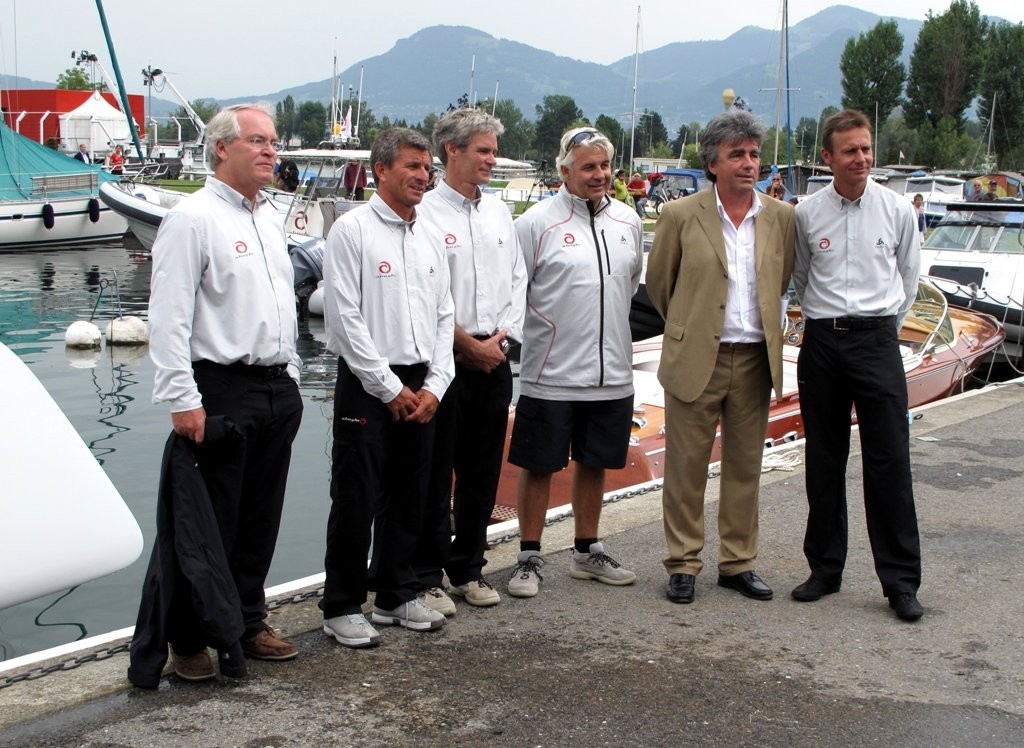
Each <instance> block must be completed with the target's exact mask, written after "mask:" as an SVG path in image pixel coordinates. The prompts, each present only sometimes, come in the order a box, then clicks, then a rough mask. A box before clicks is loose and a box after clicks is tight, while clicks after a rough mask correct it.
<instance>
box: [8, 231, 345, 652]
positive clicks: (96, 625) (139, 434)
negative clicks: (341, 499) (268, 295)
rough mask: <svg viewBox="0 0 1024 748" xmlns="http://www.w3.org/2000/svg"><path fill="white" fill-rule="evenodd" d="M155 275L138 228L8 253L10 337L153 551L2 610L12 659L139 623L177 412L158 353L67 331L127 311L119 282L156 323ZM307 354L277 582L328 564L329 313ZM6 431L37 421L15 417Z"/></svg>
mask: <svg viewBox="0 0 1024 748" xmlns="http://www.w3.org/2000/svg"><path fill="white" fill-rule="evenodd" d="M149 276H150V261H149V255H148V254H147V253H145V252H144V251H143V250H142V247H141V246H140V245H138V244H137V243H135V241H134V239H133V238H132V237H131V236H129V237H128V238H126V239H125V242H124V243H123V244H110V245H104V246H96V247H90V248H85V249H68V250H53V251H41V250H36V251H29V252H18V253H0V341H2V342H3V343H4V344H5V345H7V346H8V347H9V348H10V349H11V350H12V351H14V352H15V353H16V354H17V355H18V356H19V357H21V359H22V360H23V361H24V362H25V363H26V364H27V365H28V366H29V368H30V369H31V370H32V371H33V372H34V373H35V375H36V376H37V377H38V378H39V380H40V381H41V382H42V383H43V385H44V386H45V387H46V389H47V390H48V391H49V392H50V394H51V396H52V397H53V398H54V399H55V400H56V401H57V404H58V405H59V406H60V407H61V409H62V410H63V411H64V413H65V414H66V415H67V417H68V419H69V420H70V421H71V423H72V424H73V425H74V426H75V428H76V429H77V430H78V433H79V434H80V435H81V437H82V439H83V440H84V441H85V442H86V444H88V445H89V447H90V449H91V450H92V451H93V453H94V454H95V455H96V459H97V460H99V462H100V463H101V464H102V465H103V469H104V470H105V471H106V472H107V475H108V476H110V479H111V481H113V483H114V485H115V486H116V487H117V489H118V490H119V491H120V492H121V495H122V496H123V497H124V500H125V502H126V503H127V504H128V506H129V507H130V508H131V511H132V513H133V514H134V515H135V519H136V520H137V521H138V523H139V526H140V527H141V528H142V532H143V535H144V537H145V541H146V542H145V548H144V549H143V552H142V555H141V557H140V558H139V559H138V560H137V561H136V562H135V563H134V564H132V565H131V566H130V567H128V568H127V569H124V570H123V571H120V572H117V573H116V574H112V575H110V576H108V577H105V578H103V579H99V580H96V581H94V582H89V583H87V584H83V585H80V586H78V587H75V588H73V589H71V590H67V591H65V592H63V593H58V594H55V595H50V596H48V597H45V598H40V599H38V600H34V601H32V602H28V603H24V604H22V605H18V606H15V607H12V608H7V609H4V610H0V660H3V659H10V658H13V657H18V656H21V655H24V654H28V653H31V652H36V651H39V650H42V649H46V648H49V647H53V646H57V645H59V644H65V643H68V642H72V641H76V640H78V639H83V638H85V637H88V636H95V635H97V634H102V633H105V632H108V631H113V630H116V629H120V628H124V627H127V626H132V625H134V624H135V615H136V612H137V608H138V602H139V591H140V589H141V585H142V578H143V575H144V573H145V570H146V565H147V563H148V561H149V554H150V551H151V549H152V547H153V538H154V535H155V511H156V488H157V478H158V474H159V469H160V458H161V455H162V451H163V445H164V442H165V441H166V439H167V436H168V434H169V433H170V418H169V416H168V412H167V406H166V405H153V404H152V402H151V395H152V389H153V365H152V362H151V361H150V360H149V356H148V349H146V348H141V349H125V348H110V347H104V349H103V351H102V352H101V353H98V354H92V353H89V354H79V353H71V352H68V351H66V349H65V347H64V330H65V329H66V328H67V326H68V325H69V324H70V323H71V322H73V321H75V320H78V319H85V320H87V319H89V318H90V315H91V314H92V311H93V308H94V306H96V304H97V299H98V298H99V300H100V302H99V306H98V308H97V310H96V322H97V324H98V325H99V327H100V329H101V330H102V329H103V328H104V327H105V324H106V321H107V320H109V319H110V318H111V317H114V316H117V314H118V307H117V303H116V297H115V295H114V287H113V284H114V282H115V278H116V281H117V285H118V287H119V289H120V302H121V309H122V310H123V313H124V314H134V315H137V316H139V317H142V318H143V319H145V318H146V312H147V307H148V304H149ZM101 291H102V294H101ZM299 355H300V356H302V360H303V365H304V366H303V372H302V380H303V381H302V388H301V390H302V397H303V401H304V403H305V414H304V416H303V421H302V427H301V429H300V431H299V434H298V437H297V439H296V442H295V446H294V450H293V457H292V467H291V472H290V474H289V476H290V477H289V482H288V494H287V497H286V501H285V510H284V517H283V521H282V525H281V535H280V538H279V540H278V544H277V551H276V553H275V556H274V563H273V566H272V567H271V570H270V576H269V578H268V580H267V584H268V585H275V584H281V583H283V582H287V581H290V580H293V579H297V578H301V577H304V576H308V575H310V574H316V573H318V572H320V571H322V570H323V554H324V527H325V526H326V522H327V513H328V510H329V504H330V498H329V496H328V482H329V479H330V473H329V461H328V455H329V454H330V446H331V431H330V422H329V420H328V416H329V415H330V411H331V405H330V402H329V401H328V395H329V394H330V393H331V392H332V391H333V388H334V380H335V374H336V361H335V359H334V357H333V356H330V355H328V354H327V352H326V336H325V333H324V329H323V320H321V319H317V318H313V319H312V320H310V321H308V322H306V321H303V322H301V323H300V327H299ZM4 428H31V424H12V423H5V424H4ZM59 466H60V455H54V461H53V467H54V469H59ZM0 521H2V519H0ZM59 521H60V518H59V517H55V518H54V522H59ZM68 552H69V553H73V552H74V550H73V549H70V548H69V549H68ZM0 573H3V574H10V573H16V572H15V571H14V570H11V569H3V570H0Z"/></svg>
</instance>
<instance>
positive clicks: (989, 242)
mask: <svg viewBox="0 0 1024 748" xmlns="http://www.w3.org/2000/svg"><path fill="white" fill-rule="evenodd" d="M999 228H1000V227H999V226H981V227H979V228H978V233H976V234H975V235H974V240H973V241H972V242H971V250H972V251H974V252H990V251H992V248H993V246H994V245H995V243H996V237H997V236H998V234H999Z"/></svg>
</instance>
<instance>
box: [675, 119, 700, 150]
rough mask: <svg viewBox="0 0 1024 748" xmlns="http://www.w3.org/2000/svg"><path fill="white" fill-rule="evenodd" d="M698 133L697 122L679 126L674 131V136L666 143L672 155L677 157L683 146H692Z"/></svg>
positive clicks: (698, 126)
mask: <svg viewBox="0 0 1024 748" xmlns="http://www.w3.org/2000/svg"><path fill="white" fill-rule="evenodd" d="M698 132H700V125H699V123H697V122H691V123H689V124H682V125H679V128H678V129H677V130H676V136H675V137H674V138H672V139H671V140H670V141H669V142H668V145H669V148H671V149H672V153H674V154H675V155H677V156H678V155H679V152H680V151H681V150H682V149H683V146H685V145H693V144H694V143H695V142H696V140H695V138H694V136H695V135H696V134H697V133H698Z"/></svg>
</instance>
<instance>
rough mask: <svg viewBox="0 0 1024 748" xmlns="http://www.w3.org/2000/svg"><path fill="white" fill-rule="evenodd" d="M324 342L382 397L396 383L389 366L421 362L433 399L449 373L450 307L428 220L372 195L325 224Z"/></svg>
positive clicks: (438, 239) (392, 394)
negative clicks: (408, 217) (405, 216)
mask: <svg viewBox="0 0 1024 748" xmlns="http://www.w3.org/2000/svg"><path fill="white" fill-rule="evenodd" d="M324 319H325V322H326V326H327V347H328V348H329V349H330V350H331V351H332V352H333V353H336V354H338V355H339V356H341V357H342V358H343V359H344V360H345V363H346V364H347V365H348V367H349V368H350V369H351V370H352V373H353V374H355V375H356V377H358V378H359V381H360V382H362V384H363V389H365V390H366V392H367V393H368V394H370V395H372V396H373V397H376V398H377V399H379V400H381V401H382V402H384V403H389V402H391V401H392V400H394V399H395V398H396V397H398V395H399V393H400V392H401V391H402V382H401V381H400V380H399V378H398V377H397V376H396V375H395V373H394V372H393V371H391V369H390V367H391V366H393V365H394V366H401V365H410V364H427V366H428V369H427V377H426V380H425V382H424V385H423V387H424V389H426V390H428V391H429V392H431V393H432V394H433V395H434V396H435V397H437V399H438V400H440V399H441V398H442V397H444V393H445V391H446V390H447V389H448V385H449V384H450V383H451V381H452V378H453V377H454V376H455V358H454V354H453V352H452V343H453V337H454V333H455V320H454V306H453V304H452V297H451V290H450V288H449V275H448V263H447V262H446V260H445V255H444V239H443V237H442V236H441V234H440V232H438V230H437V228H436V227H434V226H433V225H432V224H430V223H429V222H426V221H418V220H416V218H415V217H414V219H413V220H412V221H404V220H402V219H401V218H400V217H399V216H398V215H397V214H396V213H395V212H394V211H393V210H392V209H391V208H390V207H388V205H387V203H385V202H384V200H383V199H381V198H380V197H379V196H378V195H376V194H374V195H373V196H372V197H371V198H370V200H369V202H368V203H367V204H366V205H363V206H360V207H358V208H356V209H355V210H351V211H349V212H348V213H345V214H344V215H343V216H341V217H340V218H339V219H338V220H337V221H335V222H334V226H332V227H331V231H330V234H329V235H328V237H327V252H326V255H325V257H324Z"/></svg>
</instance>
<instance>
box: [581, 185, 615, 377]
mask: <svg viewBox="0 0 1024 748" xmlns="http://www.w3.org/2000/svg"><path fill="white" fill-rule="evenodd" d="M587 209H588V210H589V211H590V233H591V235H592V236H593V237H594V251H595V252H596V253H597V269H598V277H599V278H600V279H601V301H600V311H601V313H600V316H599V319H600V322H599V325H598V335H597V363H598V366H599V367H600V371H599V375H598V384H597V386H598V387H604V276H605V272H606V270H607V271H610V270H611V263H610V261H609V260H608V243H607V242H605V241H604V229H602V230H601V241H598V238H597V221H596V218H597V216H596V214H595V213H594V204H593V203H592V202H590V201H589V200H588V201H587ZM602 244H604V255H605V261H604V262H602V261H601V245H602Z"/></svg>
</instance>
